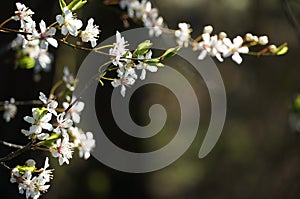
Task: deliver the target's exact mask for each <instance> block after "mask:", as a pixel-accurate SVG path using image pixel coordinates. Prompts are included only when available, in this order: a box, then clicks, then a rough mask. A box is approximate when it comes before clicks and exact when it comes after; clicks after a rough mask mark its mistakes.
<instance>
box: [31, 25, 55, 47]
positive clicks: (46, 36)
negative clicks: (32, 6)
mask: <svg viewBox="0 0 300 199" xmlns="http://www.w3.org/2000/svg"><path fill="white" fill-rule="evenodd" d="M39 25H40V29H41V33H38V32H37V31H36V30H34V31H33V37H34V38H36V39H40V40H41V44H40V45H41V48H42V49H47V48H48V43H49V44H51V45H52V46H54V47H55V48H57V46H58V43H57V40H56V39H54V38H53V36H54V35H55V33H56V29H55V28H54V27H50V28H47V26H46V23H45V22H44V21H43V20H42V21H41V22H40V24H39Z"/></svg>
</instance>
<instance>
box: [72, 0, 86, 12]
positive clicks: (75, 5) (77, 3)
mask: <svg viewBox="0 0 300 199" xmlns="http://www.w3.org/2000/svg"><path fill="white" fill-rule="evenodd" d="M86 3H87V1H82V0H73V1H72V2H71V3H69V4H68V8H69V10H71V11H72V12H74V11H76V10H78V9H79V8H81V7H82V6H83V5H84V4H86Z"/></svg>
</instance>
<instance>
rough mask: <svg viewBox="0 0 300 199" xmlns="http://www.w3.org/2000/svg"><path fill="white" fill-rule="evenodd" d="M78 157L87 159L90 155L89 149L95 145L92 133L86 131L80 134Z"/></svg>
mask: <svg viewBox="0 0 300 199" xmlns="http://www.w3.org/2000/svg"><path fill="white" fill-rule="evenodd" d="M79 139H80V144H79V146H78V149H79V157H81V158H84V159H85V160H86V159H88V158H89V157H90V155H91V153H90V152H91V150H92V149H93V148H94V147H95V145H96V141H95V139H94V138H93V133H91V132H86V133H81V134H80V138H79Z"/></svg>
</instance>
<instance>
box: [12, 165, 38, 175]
mask: <svg viewBox="0 0 300 199" xmlns="http://www.w3.org/2000/svg"><path fill="white" fill-rule="evenodd" d="M16 167H17V169H18V170H19V172H20V173H21V174H24V173H25V171H30V172H34V171H35V170H36V168H35V166H32V167H30V166H20V165H18V166H16Z"/></svg>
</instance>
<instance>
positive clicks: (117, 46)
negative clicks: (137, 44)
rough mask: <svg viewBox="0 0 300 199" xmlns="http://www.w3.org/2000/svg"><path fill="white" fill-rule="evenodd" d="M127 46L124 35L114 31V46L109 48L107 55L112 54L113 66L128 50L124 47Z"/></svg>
mask: <svg viewBox="0 0 300 199" xmlns="http://www.w3.org/2000/svg"><path fill="white" fill-rule="evenodd" d="M126 46H128V44H127V41H125V39H124V37H122V36H121V34H120V33H119V32H118V31H117V33H116V43H114V48H111V49H109V55H111V56H113V60H112V63H113V64H114V65H115V66H118V65H120V64H121V63H120V59H121V57H122V56H123V55H125V53H127V52H128V49H126Z"/></svg>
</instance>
